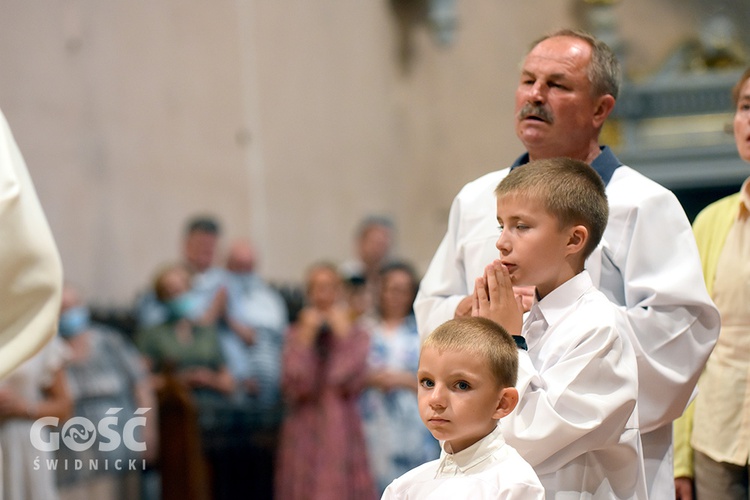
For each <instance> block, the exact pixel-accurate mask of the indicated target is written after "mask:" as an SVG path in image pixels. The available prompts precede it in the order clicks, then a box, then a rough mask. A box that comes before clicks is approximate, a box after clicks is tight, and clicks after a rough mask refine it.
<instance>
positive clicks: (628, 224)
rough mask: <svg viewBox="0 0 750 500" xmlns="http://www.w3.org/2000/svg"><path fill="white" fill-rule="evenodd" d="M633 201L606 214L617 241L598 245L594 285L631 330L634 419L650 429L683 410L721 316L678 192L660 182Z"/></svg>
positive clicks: (659, 425)
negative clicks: (636, 383) (597, 273)
mask: <svg viewBox="0 0 750 500" xmlns="http://www.w3.org/2000/svg"><path fill="white" fill-rule="evenodd" d="M638 205H639V206H637V207H632V208H631V209H630V210H628V211H626V212H624V213H622V214H620V216H619V217H618V218H617V219H615V220H610V224H615V225H617V224H619V225H621V226H622V227H621V228H614V229H615V230H616V233H617V234H620V235H621V236H622V241H621V242H615V244H614V245H613V246H612V248H611V249H610V250H609V251H608V249H607V248H606V247H605V249H604V252H603V254H604V255H603V263H602V265H603V270H602V278H601V280H602V282H601V283H600V286H599V288H600V290H602V292H604V293H605V294H606V295H607V296H608V298H610V300H612V301H613V302H615V303H616V304H618V305H619V306H620V308H619V312H620V316H619V318H618V321H620V322H627V323H628V326H629V328H628V327H623V326H621V328H620V329H621V331H627V332H631V335H634V336H633V337H631V341H632V344H633V347H634V348H635V351H636V358H637V360H638V374H639V397H638V406H639V420H640V425H641V430H642V432H649V431H652V430H654V429H657V428H659V427H662V426H664V425H667V424H669V423H670V422H672V421H673V420H674V419H676V418H677V417H679V416H680V415H682V413H683V411H684V410H685V407H686V406H687V404H688V401H689V399H690V396H691V394H692V392H693V388H694V387H695V384H696V382H697V380H698V377H699V375H700V373H701V371H702V370H703V366H704V364H705V362H706V360H707V359H708V356H709V354H710V353H711V350H712V349H713V346H714V344H715V343H716V340H717V338H718V334H719V327H720V317H719V312H718V310H717V309H716V306H715V305H714V304H713V302H712V301H711V299H710V297H709V295H708V293H707V292H706V287H705V284H704V280H703V273H702V268H701V263H700V258H699V255H698V249H697V246H696V243H695V239H694V236H693V232H692V230H691V228H690V224H689V222H688V220H687V217H686V216H685V213H684V211H683V209H682V207H681V206H680V204H679V202H678V201H677V199H676V198H675V197H674V195H673V194H672V193H671V192H669V191H666V190H663V191H662V192H661V193H658V194H657V195H656V196H648V197H645V198H644V199H642V200H640V202H639V204H638ZM608 229H609V228H608ZM605 238H607V233H605ZM612 252H614V253H612ZM608 260H609V262H608ZM612 266H615V268H616V269H610V270H609V272H608V270H607V267H610V268H611V267H612ZM618 275H619V276H618ZM618 280H621V282H620V283H617V281H618ZM618 288H619V290H621V292H619V293H613V291H612V290H617V289H618ZM618 295H621V296H618Z"/></svg>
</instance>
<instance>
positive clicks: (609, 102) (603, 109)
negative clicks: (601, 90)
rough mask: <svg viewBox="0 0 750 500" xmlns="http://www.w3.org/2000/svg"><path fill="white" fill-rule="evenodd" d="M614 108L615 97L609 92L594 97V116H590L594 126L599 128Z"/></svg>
mask: <svg viewBox="0 0 750 500" xmlns="http://www.w3.org/2000/svg"><path fill="white" fill-rule="evenodd" d="M614 108H615V98H614V97H612V96H611V95H610V94H605V95H603V96H600V97H598V98H597V99H596V107H595V108H594V116H593V117H592V120H593V125H594V128H597V129H598V128H601V127H602V126H603V125H604V121H605V120H606V119H607V117H608V116H609V114H610V113H611V112H612V110H613V109H614Z"/></svg>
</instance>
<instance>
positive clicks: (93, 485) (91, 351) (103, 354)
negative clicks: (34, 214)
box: [57, 284, 157, 500]
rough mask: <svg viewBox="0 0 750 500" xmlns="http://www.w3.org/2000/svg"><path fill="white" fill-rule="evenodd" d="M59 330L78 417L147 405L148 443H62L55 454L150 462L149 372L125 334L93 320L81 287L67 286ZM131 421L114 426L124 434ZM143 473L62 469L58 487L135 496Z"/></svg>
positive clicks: (152, 413) (87, 494) (76, 493)
mask: <svg viewBox="0 0 750 500" xmlns="http://www.w3.org/2000/svg"><path fill="white" fill-rule="evenodd" d="M58 332H59V334H60V337H61V338H62V339H63V340H64V342H65V344H66V345H67V346H68V348H69V352H70V361H69V363H68V364H67V366H66V369H65V374H66V377H67V380H68V384H69V387H70V394H71V397H72V399H73V404H74V411H73V413H74V415H75V416H77V417H85V418H87V419H89V420H90V421H92V422H99V421H100V420H101V419H102V418H104V417H105V416H106V415H107V412H108V411H110V410H111V409H112V408H121V411H120V412H119V413H120V414H121V415H134V414H135V411H136V409H138V408H148V409H149V411H147V412H146V413H145V417H146V426H145V428H144V430H143V433H142V435H139V436H138V440H139V441H141V442H144V443H145V444H146V450H145V452H143V454H141V453H135V452H131V451H130V450H129V449H128V448H127V447H126V446H119V447H117V448H116V449H114V450H112V451H109V452H106V453H104V452H101V451H99V449H98V447H97V446H92V447H90V448H88V449H87V450H84V451H72V450H70V449H69V448H67V447H66V446H61V447H60V449H59V451H58V453H57V458H58V459H59V460H60V461H61V462H62V463H64V460H66V459H67V460H68V463H74V462H73V461H74V460H76V459H79V460H82V461H83V463H85V464H87V465H88V464H90V463H92V462H90V460H94V462H93V463H97V464H98V463H99V462H101V463H102V464H103V463H104V460H105V459H107V460H109V462H111V463H114V461H115V460H118V459H120V460H123V462H125V461H126V460H130V459H139V458H145V459H147V460H148V461H149V462H150V461H152V459H153V458H154V457H155V456H156V451H157V450H156V446H157V442H156V425H155V420H156V408H155V403H156V402H155V398H154V393H153V389H152V388H151V384H150V382H149V378H148V372H147V371H146V368H145V365H144V364H143V361H142V359H141V356H140V354H139V353H138V351H137V350H136V348H135V346H134V345H133V344H132V343H131V342H130V341H129V340H127V339H126V338H125V337H124V335H123V334H121V333H119V332H117V331H114V330H112V329H110V328H108V327H106V326H104V325H101V324H98V323H95V322H92V321H91V317H90V312H89V309H88V307H86V305H85V304H84V303H83V301H82V300H81V297H80V295H79V292H78V290H77V289H76V288H75V287H74V286H72V285H70V284H65V285H64V287H63V296H62V304H61V307H60V323H59V328H58ZM125 421H127V419H124V418H120V419H118V420H117V423H116V424H115V425H116V426H118V427H117V429H118V431H119V432H120V434H121V435H122V432H123V425H124V423H125ZM125 463H126V462H125ZM140 483H141V474H140V471H128V470H121V471H117V470H116V469H114V468H111V469H108V470H105V469H104V468H103V467H100V468H96V469H92V468H90V467H88V466H86V467H82V468H75V467H68V468H61V469H60V470H59V471H58V474H57V485H58V488H59V490H60V497H61V499H63V500H64V499H68V498H69V499H71V500H72V499H82V498H101V499H113V500H114V499H119V498H135V497H137V496H139V495H140V489H141V487H140Z"/></svg>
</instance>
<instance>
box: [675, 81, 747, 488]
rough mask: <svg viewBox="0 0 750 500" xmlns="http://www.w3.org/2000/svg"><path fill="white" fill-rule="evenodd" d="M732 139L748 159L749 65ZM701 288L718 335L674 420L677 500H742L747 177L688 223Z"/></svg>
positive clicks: (740, 85)
mask: <svg viewBox="0 0 750 500" xmlns="http://www.w3.org/2000/svg"><path fill="white" fill-rule="evenodd" d="M732 98H733V100H734V104H735V106H736V108H735V114H734V123H733V125H734V139H735V142H736V145H737V150H738V152H739V155H740V157H741V158H742V159H743V160H744V161H746V162H749V163H750V68H748V69H747V70H746V71H745V72H744V74H743V75H742V77H741V78H740V80H739V82H737V84H736V85H735V87H734V89H733V90H732ZM693 231H694V233H695V238H696V241H697V243H698V249H699V251H700V254H701V262H702V264H703V274H704V277H705V280H706V288H707V290H708V292H709V293H710V294H711V298H712V299H713V300H714V302H715V303H716V306H717V307H718V308H719V312H720V313H721V333H720V335H719V340H718V342H717V343H716V346H715V347H714V350H713V352H712V354H711V356H710V358H709V359H708V362H707V363H706V367H705V370H704V372H703V374H702V375H701V379H700V381H699V382H698V396H697V397H696V399H695V402H694V403H693V404H692V405H690V406H689V407H688V411H686V412H685V415H683V417H681V418H680V419H678V420H677V421H676V422H675V427H674V433H675V436H674V437H675V439H674V444H675V489H676V493H677V499H678V500H683V499H690V500H692V498H693V497H692V493H693V492H692V490H693V487H694V488H695V493H696V495H697V498H698V499H699V500H705V499H714V498H721V499H726V500H732V499H735V498H742V499H745V500H747V498H748V490H749V488H748V487H749V484H748V483H749V481H748V471H749V470H750V468H749V467H748V458H749V457H750V307H749V306H750V286H748V283H750V258H748V256H750V178H748V179H747V180H745V182H744V183H743V184H742V188H741V189H740V192H739V193H736V194H733V195H731V196H727V197H726V198H723V199H721V200H719V201H717V202H715V203H713V204H711V205H709V206H708V207H706V208H705V209H704V210H703V211H702V212H701V213H700V214H698V217H697V218H696V219H695V222H694V224H693Z"/></svg>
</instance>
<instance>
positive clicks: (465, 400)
mask: <svg viewBox="0 0 750 500" xmlns="http://www.w3.org/2000/svg"><path fill="white" fill-rule="evenodd" d="M417 380H418V381H419V386H418V389H417V399H418V402H419V414H420V416H421V417H422V422H424V424H425V426H426V427H427V428H428V429H429V430H430V432H431V433H432V435H433V436H434V437H435V439H438V440H442V441H445V442H446V444H449V445H450V448H449V450H450V451H452V452H453V453H457V452H459V451H461V450H464V449H466V448H468V447H469V446H471V445H472V444H474V443H476V442H477V441H479V440H480V439H482V438H483V437H485V436H486V435H487V434H489V433H490V432H492V431H493V430H494V429H495V426H496V425H497V420H498V419H500V418H502V417H504V416H505V415H507V414H508V413H510V412H511V411H512V410H513V408H515V405H516V403H517V402H518V392H517V391H516V389H515V388H514V387H508V388H503V387H501V386H500V385H499V384H498V383H497V381H496V380H495V377H494V376H493V374H492V373H491V371H490V367H489V364H488V362H487V360H486V359H484V358H483V357H482V356H478V355H477V354H476V353H474V352H471V351H443V352H440V351H439V350H438V349H436V348H434V347H425V348H423V349H422V353H421V355H420V358H419V370H418V371H417ZM514 395H515V399H513V396H514ZM511 403H512V404H511Z"/></svg>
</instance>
